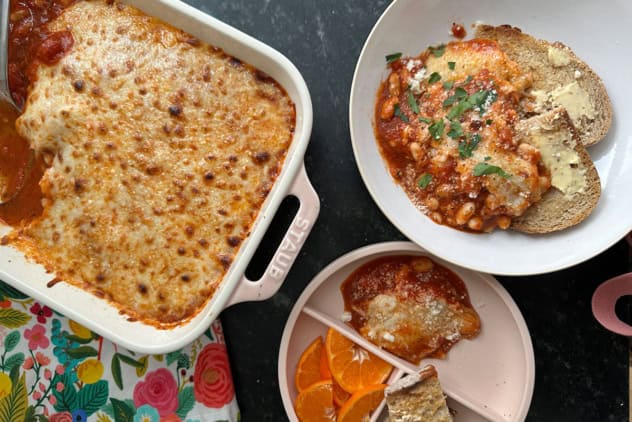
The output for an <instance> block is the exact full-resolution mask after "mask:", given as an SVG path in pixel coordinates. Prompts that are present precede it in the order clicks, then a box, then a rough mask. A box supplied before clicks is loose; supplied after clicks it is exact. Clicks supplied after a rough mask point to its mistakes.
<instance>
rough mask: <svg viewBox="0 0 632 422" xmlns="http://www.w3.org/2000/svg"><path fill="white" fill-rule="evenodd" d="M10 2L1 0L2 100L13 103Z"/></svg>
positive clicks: (0, 95) (0, 67) (0, 76)
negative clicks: (10, 71) (10, 86)
mask: <svg viewBox="0 0 632 422" xmlns="http://www.w3.org/2000/svg"><path fill="white" fill-rule="evenodd" d="M9 2H10V0H0V100H4V101H8V102H9V103H10V104H13V98H11V93H10V91H9V78H8V65H9V13H10V10H9Z"/></svg>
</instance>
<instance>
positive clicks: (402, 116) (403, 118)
mask: <svg viewBox="0 0 632 422" xmlns="http://www.w3.org/2000/svg"><path fill="white" fill-rule="evenodd" d="M393 114H395V116H397V117H399V118H400V119H401V121H402V122H404V123H408V122H409V121H410V120H408V116H406V115H405V114H404V113H403V112H402V109H401V108H399V104H395V111H394V113H393Z"/></svg>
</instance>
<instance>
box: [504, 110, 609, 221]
mask: <svg viewBox="0 0 632 422" xmlns="http://www.w3.org/2000/svg"><path fill="white" fill-rule="evenodd" d="M516 130H517V134H518V138H519V141H521V142H526V143H528V144H531V145H533V146H535V147H536V148H538V149H539V150H540V154H541V155H542V161H543V163H544V164H545V167H547V168H548V170H549V171H550V173H551V180H552V185H553V186H552V187H551V189H549V190H548V191H547V192H546V193H545V194H544V195H543V197H542V199H541V200H540V201H538V202H536V203H535V204H534V205H532V206H531V207H529V208H528V209H527V211H526V212H525V213H524V214H523V215H522V216H520V217H518V218H515V219H513V221H512V225H511V228H512V229H514V230H517V231H520V232H525V233H550V232H554V231H558V230H563V229H566V228H568V227H571V226H574V225H575V224H578V223H580V222H581V221H583V220H584V219H585V218H586V217H588V216H589V215H590V213H591V212H592V211H593V209H594V208H595V206H596V205H597V202H598V201H599V196H600V195H601V183H600V180H599V174H598V173H597V170H596V169H595V166H594V164H593V162H592V160H591V158H590V155H589V154H588V152H587V151H586V148H585V147H584V146H583V145H582V144H581V143H580V142H579V138H578V135H577V131H576V130H575V127H574V126H573V123H572V121H571V119H570V117H569V116H568V114H567V113H566V111H565V110H564V109H563V108H558V109H556V110H552V111H550V112H547V113H545V114H542V115H538V116H534V117H531V118H529V119H526V120H523V121H521V122H520V123H518V125H517V126H516Z"/></svg>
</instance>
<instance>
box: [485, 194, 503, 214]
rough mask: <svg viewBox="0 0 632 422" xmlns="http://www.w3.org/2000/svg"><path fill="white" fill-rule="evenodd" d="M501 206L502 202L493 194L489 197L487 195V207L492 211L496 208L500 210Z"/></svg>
mask: <svg viewBox="0 0 632 422" xmlns="http://www.w3.org/2000/svg"><path fill="white" fill-rule="evenodd" d="M499 205H500V201H499V200H498V198H497V197H496V195H494V194H493V193H490V194H489V195H487V198H485V206H486V207H487V208H489V209H490V210H495V209H496V208H498V206H499Z"/></svg>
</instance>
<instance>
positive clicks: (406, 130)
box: [400, 126, 413, 145]
mask: <svg viewBox="0 0 632 422" xmlns="http://www.w3.org/2000/svg"><path fill="white" fill-rule="evenodd" d="M412 131H413V129H412V128H411V127H410V126H404V128H403V129H402V132H401V134H400V138H401V141H402V145H406V144H407V143H408V140H409V139H410V135H411V134H412Z"/></svg>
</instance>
